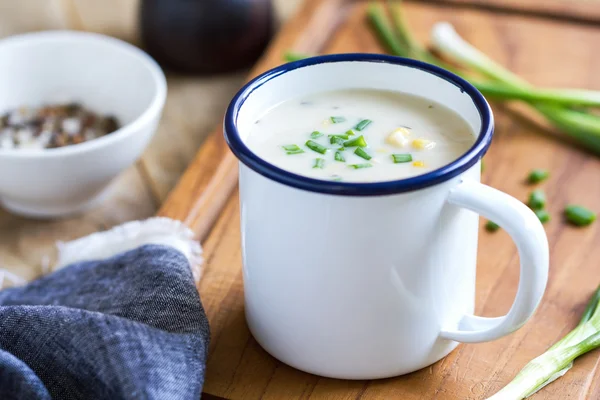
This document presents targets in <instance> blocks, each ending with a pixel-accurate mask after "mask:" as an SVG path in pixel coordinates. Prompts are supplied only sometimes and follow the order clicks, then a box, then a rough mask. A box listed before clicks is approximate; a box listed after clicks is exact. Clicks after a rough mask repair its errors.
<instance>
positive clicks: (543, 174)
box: [527, 168, 550, 183]
mask: <svg viewBox="0 0 600 400" xmlns="http://www.w3.org/2000/svg"><path fill="white" fill-rule="evenodd" d="M549 176H550V173H549V172H548V171H547V170H545V169H540V168H536V169H534V170H532V171H531V172H530V173H529V175H528V176H527V182H529V183H540V182H542V181H544V180H546V179H548V177H549Z"/></svg>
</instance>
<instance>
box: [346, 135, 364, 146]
mask: <svg viewBox="0 0 600 400" xmlns="http://www.w3.org/2000/svg"><path fill="white" fill-rule="evenodd" d="M344 147H367V141H366V140H365V138H364V137H363V135H360V136H359V137H357V138H356V139H352V140H348V141H347V142H344Z"/></svg>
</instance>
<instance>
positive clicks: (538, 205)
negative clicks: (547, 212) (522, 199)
mask: <svg viewBox="0 0 600 400" xmlns="http://www.w3.org/2000/svg"><path fill="white" fill-rule="evenodd" d="M527 205H528V206H529V207H530V208H531V209H532V210H541V209H542V208H544V207H546V195H545V194H544V192H543V191H542V190H534V191H533V192H531V193H530V194H529V201H528V202H527Z"/></svg>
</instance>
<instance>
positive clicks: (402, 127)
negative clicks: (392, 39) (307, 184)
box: [246, 89, 475, 182]
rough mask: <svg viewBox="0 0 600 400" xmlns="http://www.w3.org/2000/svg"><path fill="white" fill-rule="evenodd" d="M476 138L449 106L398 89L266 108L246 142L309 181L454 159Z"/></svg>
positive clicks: (353, 178)
mask: <svg viewBox="0 0 600 400" xmlns="http://www.w3.org/2000/svg"><path fill="white" fill-rule="evenodd" d="M474 142H475V135H474V133H473V130H472V129H471V127H470V126H469V125H468V123H467V122H466V121H465V120H464V119H463V118H462V117H460V116H459V115H458V114H456V113H455V112H454V111H452V110H450V109H448V108H446V107H444V106H442V105H440V104H437V103H434V102H432V101H431V100H427V99H424V98H421V97H416V96H412V95H407V94H403V93H398V92H391V91H381V90H370V89H350V90H339V91H331V92H322V93H317V94H312V95H310V96H308V97H304V98H298V99H292V100H288V101H285V102H282V103H280V104H278V105H276V106H275V107H273V108H271V109H270V110H268V111H267V112H266V113H265V114H264V115H262V116H260V118H259V119H258V120H257V121H256V122H255V123H254V124H253V125H252V127H251V128H250V131H249V132H247V136H246V144H247V146H248V147H249V148H250V150H252V151H253V152H254V153H256V154H257V155H258V156H259V157H261V158H263V159H264V160H265V161H267V162H269V163H271V164H273V165H275V166H277V167H279V168H282V169H285V170H287V171H290V172H293V173H295V174H299V175H304V176H307V177H311V178H317V179H322V180H333V181H344V182H378V181H380V182H381V181H392V180H398V179H404V178H408V177H412V176H416V175H421V174H424V173H426V172H429V171H431V170H434V169H437V168H440V167H442V166H444V165H447V164H449V163H451V162H452V161H454V160H456V159H457V158H459V157H460V156H461V155H462V154H464V153H465V152H466V151H467V150H468V149H469V148H470V147H471V146H472V145H473V143H474Z"/></svg>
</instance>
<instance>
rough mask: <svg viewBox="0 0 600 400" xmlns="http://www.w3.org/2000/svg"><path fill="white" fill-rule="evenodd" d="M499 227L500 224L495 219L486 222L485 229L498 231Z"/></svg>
mask: <svg viewBox="0 0 600 400" xmlns="http://www.w3.org/2000/svg"><path fill="white" fill-rule="evenodd" d="M498 229H500V226H499V225H498V224H497V223H495V222H493V221H488V222H486V223H485V230H486V231H488V232H496V231H497V230H498Z"/></svg>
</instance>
